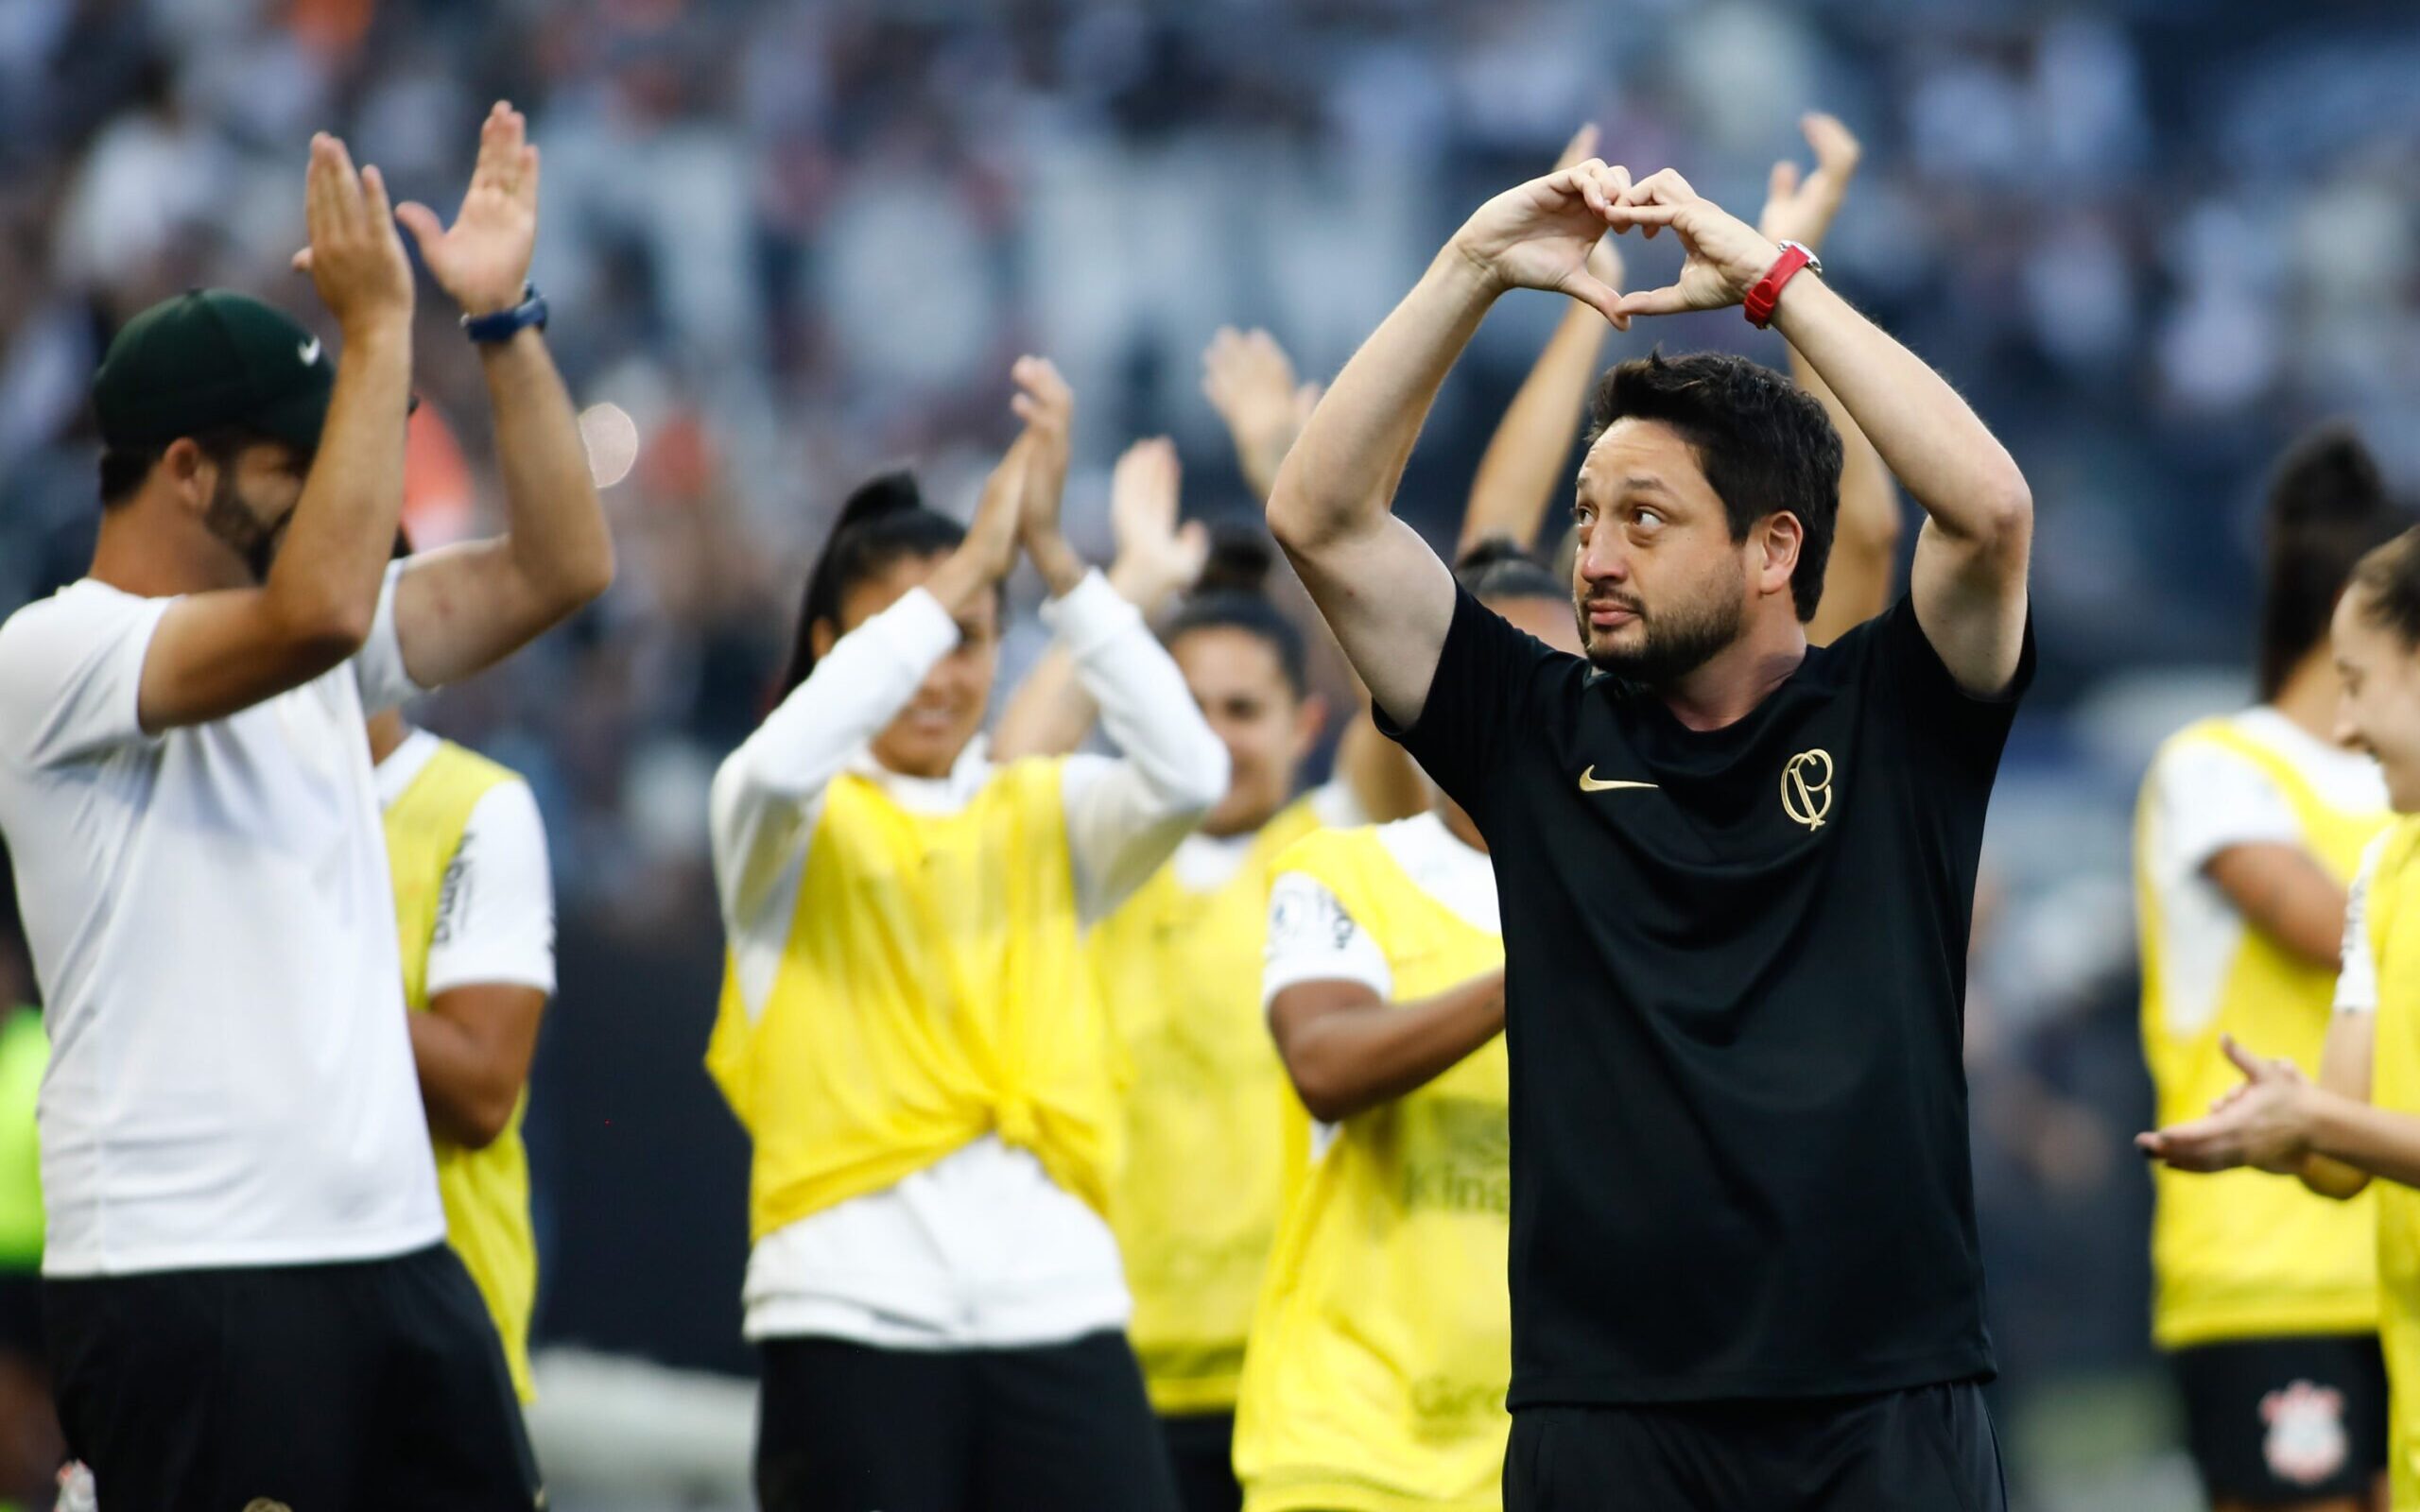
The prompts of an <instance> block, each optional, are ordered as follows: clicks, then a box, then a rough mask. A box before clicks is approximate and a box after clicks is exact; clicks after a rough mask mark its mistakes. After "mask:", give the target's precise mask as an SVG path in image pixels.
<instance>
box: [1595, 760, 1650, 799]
mask: <svg viewBox="0 0 2420 1512" xmlns="http://www.w3.org/2000/svg"><path fill="white" fill-rule="evenodd" d="M1655 785H1656V784H1655V783H1653V782H1621V781H1618V780H1616V781H1605V780H1602V779H1599V777H1598V776H1597V765H1596V763H1594V762H1591V763H1589V764H1588V769H1587V770H1586V771H1584V772H1582V773H1581V774H1580V791H1582V793H1610V792H1612V791H1613V790H1614V789H1616V788H1617V787H1653V786H1655Z"/></svg>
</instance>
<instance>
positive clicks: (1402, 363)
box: [1269, 243, 1499, 554]
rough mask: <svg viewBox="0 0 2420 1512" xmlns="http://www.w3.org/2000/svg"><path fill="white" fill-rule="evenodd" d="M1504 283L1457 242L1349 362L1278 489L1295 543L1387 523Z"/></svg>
mask: <svg viewBox="0 0 2420 1512" xmlns="http://www.w3.org/2000/svg"><path fill="white" fill-rule="evenodd" d="M1498 292H1499V291H1498V288H1497V286H1496V284H1495V283H1494V282H1493V281H1492V280H1491V279H1490V278H1489V277H1488V276H1487V275H1486V274H1485V273H1484V272H1482V271H1481V270H1480V268H1479V267H1478V265H1477V264H1475V263H1473V262H1472V261H1471V259H1470V258H1469V257H1468V256H1466V255H1464V254H1463V253H1462V252H1461V250H1459V249H1457V248H1456V247H1455V246H1454V245H1452V244H1450V243H1449V244H1448V245H1447V246H1446V247H1445V249H1443V250H1442V251H1440V252H1439V253H1438V254H1437V257H1436V260H1435V261H1433V262H1432V263H1430V264H1429V266H1428V271H1427V272H1426V273H1425V274H1423V275H1422V277H1421V280H1420V282H1419V283H1417V284H1415V285H1413V287H1412V290H1411V292H1410V293H1409V294H1408V295H1406V296H1405V297H1404V300H1403V301H1402V302H1401V303H1400V304H1397V305H1396V306H1395V308H1394V310H1393V312H1392V314H1390V315H1389V316H1388V317H1387V318H1386V320H1385V322H1384V323H1382V324H1381V325H1380V326H1379V327H1378V329H1377V330H1376V331H1375V332H1374V333H1372V335H1371V336H1370V339H1369V340H1367V341H1365V342H1363V343H1362V344H1361V349H1360V350H1359V351H1358V352H1355V353H1354V354H1353V360H1352V361H1350V362H1348V363H1346V364H1345V365H1344V370H1343V371H1342V372H1340V373H1338V374H1337V376H1336V382H1335V383H1333V384H1331V385H1330V386H1329V387H1328V390H1327V393H1326V394H1325V395H1324V396H1323V397H1322V399H1321V400H1320V403H1319V407H1318V408H1316V409H1314V410H1313V411H1312V412H1311V418H1310V421H1308V423H1306V424H1305V426H1304V427H1303V434H1302V435H1301V436H1300V437H1298V438H1296V439H1295V442H1294V445H1293V448H1292V450H1290V451H1288V453H1287V454H1286V461H1285V464H1284V466H1282V467H1281V468H1279V470H1278V473H1277V482H1276V485H1275V487H1274V488H1273V489H1272V490H1271V494H1270V499H1269V524H1270V528H1271V530H1272V531H1274V532H1275V534H1276V535H1277V538H1278V540H1279V541H1282V542H1284V543H1285V545H1286V546H1287V548H1288V550H1289V551H1292V552H1295V553H1298V554H1301V553H1315V552H1316V551H1317V549H1318V547H1319V546H1320V544H1321V543H1322V542H1323V541H1331V540H1336V539H1339V538H1342V537H1352V536H1362V535H1367V534H1369V533H1370V532H1371V531H1372V530H1373V529H1374V527H1375V526H1376V525H1377V524H1379V523H1380V521H1381V520H1382V519H1383V517H1384V516H1385V515H1386V514H1387V512H1388V509H1389V507H1390V505H1391V504H1392V500H1393V497H1394V491H1395V487H1396V485H1397V483H1399V482H1400V481H1401V479H1402V477H1403V470H1404V464H1405V463H1406V462H1407V461H1408V460H1409V458H1410V455H1411V448H1412V443H1413V442H1414V441H1415V440H1416V439H1418V438H1419V435H1420V427H1421V424H1422V422H1423V421H1426V419H1427V416H1428V410H1429V407H1430V406H1431V405H1432V404H1435V403H1436V399H1437V390H1438V388H1439V387H1440V386H1441V385H1442V384H1443V382H1444V379H1445V374H1446V372H1447V371H1448V370H1450V369H1452V367H1453V365H1454V362H1455V359H1456V358H1458V357H1460V356H1461V352H1462V349H1463V348H1464V347H1465V346H1467V345H1469V344H1470V339H1471V335H1472V334H1473V333H1474V332H1476V331H1477V330H1478V326H1479V322H1480V321H1481V320H1482V319H1484V318H1486V315H1487V311H1488V308H1489V306H1490V305H1492V304H1494V303H1495V297H1496V294H1497V293H1498Z"/></svg>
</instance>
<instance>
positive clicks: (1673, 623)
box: [1578, 593, 1745, 688]
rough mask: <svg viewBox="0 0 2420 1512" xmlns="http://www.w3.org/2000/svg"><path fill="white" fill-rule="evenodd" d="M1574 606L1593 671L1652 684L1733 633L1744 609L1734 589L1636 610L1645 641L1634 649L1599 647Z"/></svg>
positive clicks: (1689, 665) (1687, 667)
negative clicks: (1670, 605) (1664, 607)
mask: <svg viewBox="0 0 2420 1512" xmlns="http://www.w3.org/2000/svg"><path fill="white" fill-rule="evenodd" d="M1578 612H1579V616H1580V638H1581V644H1583V645H1585V646H1587V647H1588V660H1589V661H1590V662H1592V663H1594V664H1595V665H1596V667H1597V668H1598V669H1599V671H1603V672H1609V673H1611V674H1613V675H1614V676H1615V677H1617V678H1622V679H1627V680H1629V681H1632V682H1636V683H1640V684H1643V685H1645V686H1647V687H1651V688H1655V687H1663V686H1666V685H1668V684H1669V683H1672V682H1674V681H1677V680H1678V679H1682V678H1685V677H1686V676H1688V675H1689V674H1690V673H1692V672H1695V671H1696V670H1697V669H1698V668H1700V667H1702V666H1703V665H1705V664H1706V662H1708V661H1710V660H1711V659H1712V658H1713V657H1714V655H1715V653H1717V652H1719V651H1720V650H1722V649H1723V648H1724V647H1726V646H1728V645H1729V644H1731V643H1732V642H1734V641H1736V640H1737V639H1739V622H1740V620H1741V618H1742V617H1743V615H1744V613H1745V610H1744V607H1743V606H1742V605H1741V603H1740V601H1739V597H1738V595H1737V593H1716V594H1709V595H1708V596H1707V597H1705V598H1703V599H1702V600H1700V601H1699V602H1697V603H1694V604H1685V605H1679V606H1676V607H1674V608H1671V609H1668V610H1661V611H1659V612H1657V613H1656V614H1654V615H1652V616H1650V615H1648V614H1647V613H1645V612H1644V611H1643V610H1642V611H1641V612H1640V614H1639V620H1638V623H1639V625H1640V626H1641V627H1644V628H1645V629H1646V631H1647V635H1646V644H1643V645H1641V646H1639V647H1638V648H1637V649H1635V650H1608V649H1601V648H1599V645H1598V644H1597V643H1596V641H1595V639H1594V638H1593V637H1592V636H1591V634H1590V632H1589V628H1588V615H1587V610H1585V608H1584V607H1583V608H1581V609H1580V610H1578Z"/></svg>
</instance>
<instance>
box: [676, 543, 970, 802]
mask: <svg viewBox="0 0 2420 1512" xmlns="http://www.w3.org/2000/svg"><path fill="white" fill-rule="evenodd" d="M936 576H938V574H936ZM958 636H959V630H958V624H957V622H956V621H955V620H953V619H952V618H951V617H950V615H949V614H948V612H947V611H946V610H945V609H944V607H943V606H942V604H941V603H940V602H939V601H938V600H936V598H935V597H934V596H933V595H932V594H931V593H927V592H925V590H923V589H909V590H908V593H906V594H905V595H903V596H902V597H901V598H900V600H899V601H898V602H897V603H895V604H893V605H891V606H890V608H889V609H886V610H883V611H882V612H881V613H879V614H876V615H875V616H873V618H872V619H870V620H867V621H866V622H865V623H863V624H861V625H859V626H858V627H856V629H854V630H851V631H850V632H849V633H848V634H846V635H844V636H842V637H840V639H839V640H838V642H836V643H835V644H833V647H832V649H831V650H830V651H829V652H827V653H826V654H825V655H824V656H823V657H822V658H821V660H819V661H818V662H816V663H815V670H814V671H813V672H811V673H809V674H808V675H807V678H806V680H805V681H804V682H802V683H800V684H799V685H798V686H797V687H796V688H794V689H792V690H791V691H790V694H789V696H787V697H786V698H784V699H783V700H782V701H781V703H780V704H779V705H778V706H777V707H775V709H774V710H773V712H772V713H769V714H768V715H766V716H765V722H764V723H763V724H761V725H759V726H758V727H757V728H756V730H755V732H754V733H753V734H752V735H750V736H749V737H748V738H747V739H746V740H745V741H743V742H741V743H740V745H739V747H738V749H736V750H735V751H733V752H732V754H731V756H730V757H729V759H727V760H726V761H725V762H724V764H723V773H722V774H719V775H717V779H716V781H717V784H718V785H719V784H721V783H723V782H737V783H740V784H742V785H745V786H747V787H749V788H752V789H754V790H758V791H762V792H765V793H769V794H771V795H774V796H777V797H780V798H782V799H786V800H787V801H790V802H804V801H807V800H809V799H813V798H814V797H815V796H816V795H818V794H820V793H821V791H822V789H823V787H824V785H825V784H826V783H827V782H830V781H831V780H832V779H833V778H834V777H836V776H838V774H839V772H840V769H841V767H842V766H843V765H846V764H847V762H848V760H849V758H850V757H851V756H852V755H853V754H855V753H856V750H857V748H858V747H861V746H863V745H864V744H865V743H866V742H868V741H870V740H872V739H873V737H874V736H875V735H876V734H878V733H880V732H881V730H882V728H883V727H884V726H885V725H887V724H889V723H890V721H891V719H892V718H893V717H894V716H895V715H896V714H897V713H899V711H900V710H902V709H904V708H906V707H907V706H908V700H909V699H911V698H913V697H915V696H916V690H917V688H918V687H919V686H921V685H922V684H923V682H924V680H925V675H926V674H928V673H929V672H931V671H932V669H933V666H934V664H935V663H936V662H940V661H941V659H942V657H944V656H947V655H948V654H949V652H950V650H951V649H952V648H953V647H954V646H956V645H957V644H958Z"/></svg>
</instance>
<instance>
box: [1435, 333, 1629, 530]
mask: <svg viewBox="0 0 2420 1512" xmlns="http://www.w3.org/2000/svg"><path fill="white" fill-rule="evenodd" d="M1610 329H1611V327H1609V326H1608V325H1607V324H1606V323H1605V318H1604V317H1603V316H1601V315H1599V314H1598V313H1597V312H1596V311H1595V310H1592V309H1590V308H1589V307H1588V306H1586V305H1584V304H1581V303H1578V302H1576V301H1574V302H1573V303H1572V304H1571V307H1570V309H1568V310H1567V311H1565V312H1564V317H1563V318H1562V320H1561V321H1559V322H1558V323H1557V324H1556V326H1555V329H1554V335H1553V336H1552V337H1551V338H1550V339H1548V341H1547V346H1546V350H1545V351H1544V352H1540V353H1539V355H1538V361H1537V365H1536V366H1535V367H1533V368H1531V369H1530V375H1529V377H1528V378H1526V379H1524V380H1523V381H1522V384H1521V388H1520V391H1519V392H1518V393H1515V394H1514V395H1513V403H1512V404H1511V405H1510V406H1509V407H1507V408H1506V410H1505V411H1504V419H1503V420H1502V421H1499V422H1497V424H1496V427H1495V435H1494V436H1493V437H1491V438H1489V439H1488V443H1487V450H1486V451H1485V452H1484V453H1482V454H1481V455H1480V456H1479V459H1478V472H1477V473H1476V474H1475V475H1474V476H1473V477H1472V479H1471V496H1470V504H1469V506H1468V507H1466V508H1465V509H1464V510H1463V513H1462V533H1461V539H1460V540H1459V541H1457V543H1456V555H1458V556H1459V555H1460V554H1461V552H1464V551H1468V550H1469V549H1470V548H1471V547H1472V546H1474V545H1477V544H1478V542H1479V541H1486V540H1490V539H1492V538H1495V537H1499V536H1502V537H1510V538H1511V539H1512V540H1513V541H1518V542H1520V544H1521V545H1522V546H1524V547H1529V546H1532V545H1534V544H1536V541H1537V536H1538V524H1539V522H1541V521H1542V520H1544V519H1545V518H1546V515H1547V510H1548V509H1550V508H1551V507H1553V504H1554V500H1555V496H1556V494H1557V493H1559V492H1562V491H1564V490H1565V489H1566V488H1567V487H1568V485H1569V480H1568V479H1567V478H1566V477H1565V476H1564V465H1563V464H1564V458H1565V457H1567V456H1569V455H1570V454H1571V442H1572V439H1573V438H1574V437H1575V436H1576V435H1577V434H1578V427H1579V421H1580V415H1581V409H1582V406H1583V405H1584V404H1585V403H1586V401H1587V393H1588V386H1589V384H1590V383H1591V382H1592V381H1593V380H1594V379H1595V378H1596V375H1597V357H1598V353H1599V352H1600V351H1602V350H1603V347H1604V342H1605V333H1606V332H1607V331H1608V330H1610Z"/></svg>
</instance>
